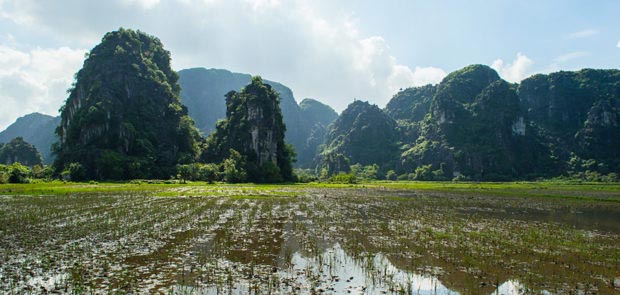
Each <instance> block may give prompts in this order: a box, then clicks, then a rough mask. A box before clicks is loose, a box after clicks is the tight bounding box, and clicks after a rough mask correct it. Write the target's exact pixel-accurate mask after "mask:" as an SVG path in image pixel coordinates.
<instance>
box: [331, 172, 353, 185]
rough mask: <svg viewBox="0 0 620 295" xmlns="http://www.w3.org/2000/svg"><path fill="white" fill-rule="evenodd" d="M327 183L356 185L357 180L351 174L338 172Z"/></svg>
mask: <svg viewBox="0 0 620 295" xmlns="http://www.w3.org/2000/svg"><path fill="white" fill-rule="evenodd" d="M329 182H332V183H349V184H354V183H357V178H356V177H355V174H353V173H344V172H340V173H338V174H336V175H333V176H332V177H330V178H329Z"/></svg>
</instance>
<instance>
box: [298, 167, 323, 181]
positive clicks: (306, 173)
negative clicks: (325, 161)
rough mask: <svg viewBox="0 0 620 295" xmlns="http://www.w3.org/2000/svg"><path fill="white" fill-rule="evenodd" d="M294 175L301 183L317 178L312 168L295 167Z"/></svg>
mask: <svg viewBox="0 0 620 295" xmlns="http://www.w3.org/2000/svg"><path fill="white" fill-rule="evenodd" d="M295 175H296V176H297V181H298V182H302V183H308V182H313V181H317V180H318V179H319V178H318V177H317V176H316V174H315V171H314V170H312V169H301V168H297V169H295Z"/></svg>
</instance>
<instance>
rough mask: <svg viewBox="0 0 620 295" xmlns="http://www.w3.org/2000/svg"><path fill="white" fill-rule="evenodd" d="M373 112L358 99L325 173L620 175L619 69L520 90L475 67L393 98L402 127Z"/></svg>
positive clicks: (542, 79) (533, 80)
mask: <svg viewBox="0 0 620 295" xmlns="http://www.w3.org/2000/svg"><path fill="white" fill-rule="evenodd" d="M372 109H373V108H372V107H371V106H369V105H365V104H364V103H361V102H356V103H353V104H351V105H350V106H349V108H347V110H345V111H344V112H343V113H342V114H341V115H340V117H339V118H338V119H337V120H336V121H335V123H333V124H332V126H331V128H330V129H329V131H328V136H327V137H326V141H325V142H324V149H323V151H322V153H321V156H322V159H323V161H322V164H321V165H322V166H318V168H321V169H322V170H324V169H323V168H325V166H326V164H327V166H330V164H331V166H330V169H329V170H330V172H338V170H346V168H347V164H355V163H361V164H363V165H368V164H372V163H374V164H377V165H379V166H380V167H381V170H382V171H386V170H388V169H393V170H395V171H396V173H397V174H399V175H400V176H401V178H408V179H421V180H450V179H453V178H457V179H472V180H515V179H533V178H538V177H543V178H548V177H554V176H561V175H573V176H575V175H576V176H580V177H592V176H594V177H596V175H607V176H608V179H609V176H610V175H611V176H610V177H611V178H613V177H617V174H618V173H620V71H618V70H592V69H584V70H581V71H576V72H557V73H551V74H549V75H534V76H532V77H530V78H528V79H525V80H523V81H522V82H521V83H520V84H514V83H509V82H506V81H504V80H502V79H501V78H500V76H499V75H498V74H497V72H495V71H494V70H493V69H491V68H490V67H488V66H485V65H470V66H467V67H465V68H462V69H460V70H457V71H454V72H452V73H450V74H449V75H448V76H446V77H445V78H444V79H443V80H442V81H441V83H439V84H437V85H426V86H422V87H412V88H408V89H404V90H402V91H400V92H399V93H397V94H396V95H394V97H393V98H392V99H391V100H390V102H389V103H388V104H387V106H386V108H385V109H384V110H383V111H384V112H385V114H387V115H389V116H390V117H391V118H392V119H393V120H396V124H395V125H396V126H395V127H391V126H392V124H389V123H387V122H388V121H386V119H383V118H381V116H379V115H377V111H376V110H375V111H372ZM369 113H372V114H375V115H372V116H370V115H368V114H369ZM364 114H366V115H364ZM377 126H383V127H377ZM395 129H396V130H397V133H398V136H396V137H394V136H392V134H393V133H394V130H395ZM356 130H364V131H363V132H356ZM377 130H381V132H377ZM368 134H373V135H368ZM377 142H380V143H381V144H382V145H380V146H377ZM395 145H396V146H398V148H399V151H398V152H393V150H392V149H391V147H392V146H395ZM373 147H374V148H373ZM368 151H372V152H368ZM379 154H381V155H382V156H383V157H385V158H381V157H378V155H379ZM360 155H363V156H360ZM390 155H391V156H390ZM333 167H338V168H339V169H332V168H333ZM610 173H611V174H610ZM613 173H616V174H613ZM601 177H602V176H601Z"/></svg>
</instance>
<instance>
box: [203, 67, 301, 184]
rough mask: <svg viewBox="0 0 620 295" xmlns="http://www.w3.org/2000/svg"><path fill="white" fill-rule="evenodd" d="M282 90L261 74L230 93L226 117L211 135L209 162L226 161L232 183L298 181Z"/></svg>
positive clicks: (207, 150) (206, 153) (226, 174)
mask: <svg viewBox="0 0 620 295" xmlns="http://www.w3.org/2000/svg"><path fill="white" fill-rule="evenodd" d="M285 131H286V126H285V125H284V123H283V122H282V112H281V110H280V100H279V96H278V93H277V92H276V91H275V90H274V89H273V88H272V87H271V85H269V84H265V83H263V80H262V79H261V78H260V77H258V76H257V77H253V78H252V82H251V83H250V84H248V85H247V86H245V87H243V89H242V90H241V91H240V92H235V91H231V92H229V93H228V94H227V95H226V120H222V121H219V122H218V123H217V129H216V131H215V132H214V133H213V134H211V135H210V136H209V138H207V142H206V148H205V150H204V152H203V155H202V160H203V161H205V162H215V163H223V164H224V174H225V176H226V178H228V179H226V180H227V181H229V182H243V181H246V180H247V181H251V182H281V181H292V180H294V176H293V171H292V166H291V164H292V160H293V158H294V156H295V155H294V150H293V149H292V148H291V147H290V146H287V144H285V142H284V133H285Z"/></svg>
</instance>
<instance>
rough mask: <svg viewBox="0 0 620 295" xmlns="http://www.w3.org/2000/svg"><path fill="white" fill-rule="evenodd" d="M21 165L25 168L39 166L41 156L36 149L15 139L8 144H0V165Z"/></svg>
mask: <svg viewBox="0 0 620 295" xmlns="http://www.w3.org/2000/svg"><path fill="white" fill-rule="evenodd" d="M13 163H21V164H23V165H26V166H34V165H41V163H42V160H41V154H40V153H39V151H37V149H36V147H34V146H33V145H32V144H30V143H28V142H26V141H24V139H23V138H21V137H16V138H14V139H12V140H10V141H9V142H8V143H6V144H3V143H0V164H6V165H10V164H13Z"/></svg>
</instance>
